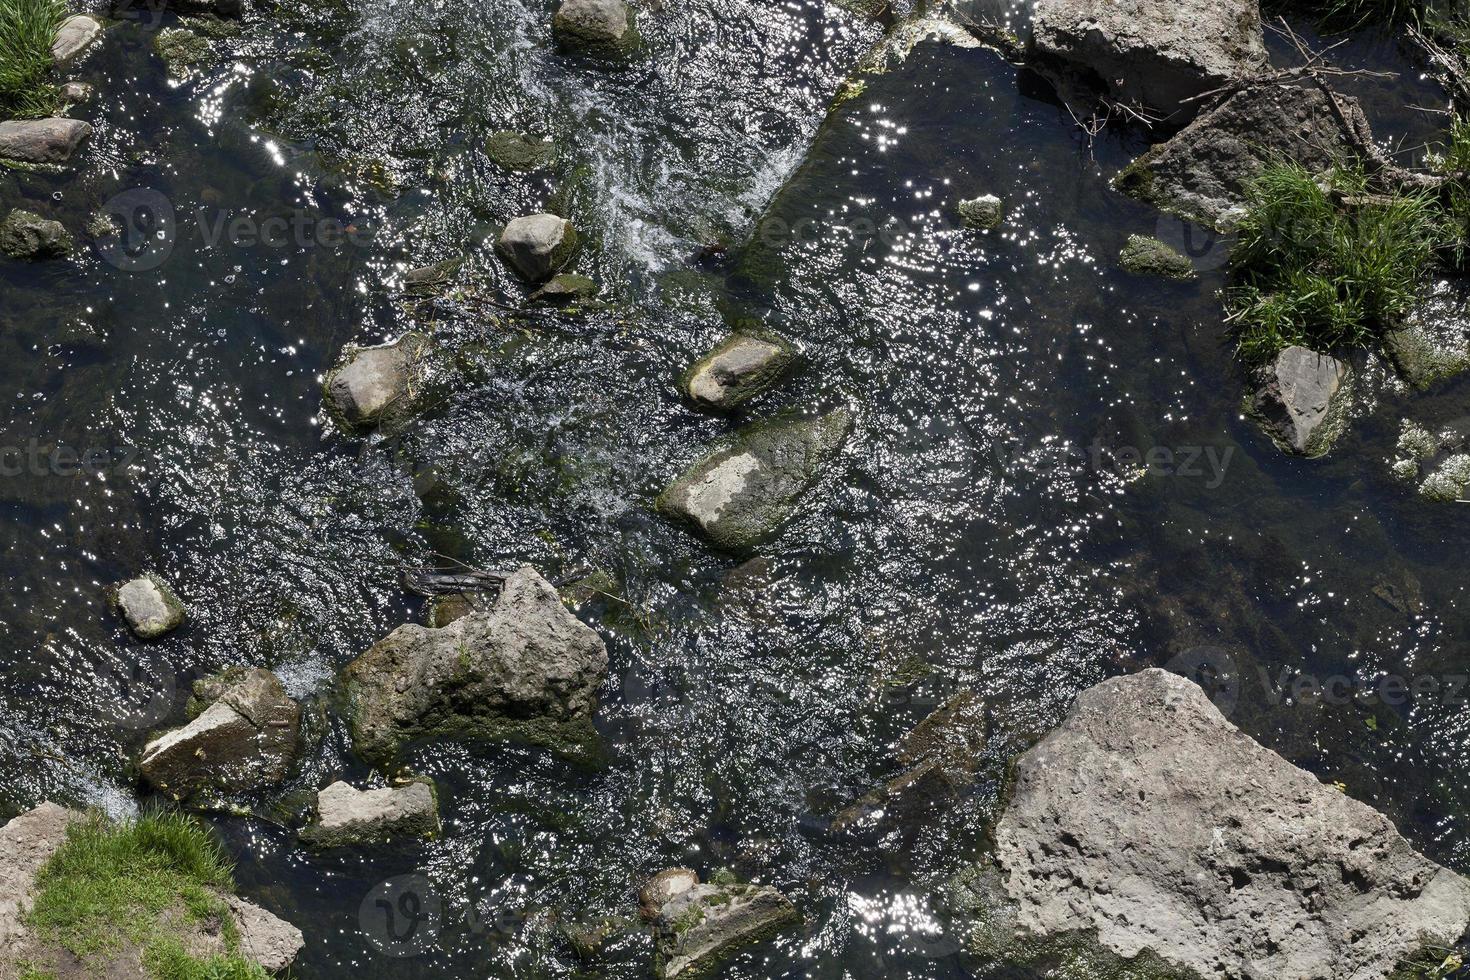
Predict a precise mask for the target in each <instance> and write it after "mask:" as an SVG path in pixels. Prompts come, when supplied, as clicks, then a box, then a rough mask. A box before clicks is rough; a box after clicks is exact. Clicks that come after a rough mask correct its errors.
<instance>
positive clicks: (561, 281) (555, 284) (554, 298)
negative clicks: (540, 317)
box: [531, 272, 598, 303]
mask: <svg viewBox="0 0 1470 980" xmlns="http://www.w3.org/2000/svg"><path fill="white" fill-rule="evenodd" d="M597 293H598V288H597V283H595V282H593V281H592V280H591V279H588V278H587V277H586V276H579V275H577V274H576V273H575V272H563V273H562V274H561V275H559V276H552V277H551V281H550V282H548V283H547V284H546V285H544V286H542V287H541V288H540V289H538V290H536V291H535V292H534V293H532V294H531V298H532V299H533V300H535V301H536V302H538V303H576V302H579V301H584V300H589V299H595V298H596V297H597Z"/></svg>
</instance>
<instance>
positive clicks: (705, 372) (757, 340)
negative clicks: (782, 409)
mask: <svg viewBox="0 0 1470 980" xmlns="http://www.w3.org/2000/svg"><path fill="white" fill-rule="evenodd" d="M795 362H796V351H795V349H794V348H793V347H792V346H791V344H790V343H789V342H787V341H786V340H784V339H782V338H778V337H775V336H774V335H767V336H753V335H751V334H745V333H734V334H731V335H730V336H728V337H726V338H725V339H724V340H722V341H721V342H720V343H719V344H718V345H717V346H716V347H715V349H714V350H712V351H710V352H709V353H708V354H706V355H705V356H704V357H702V358H701V359H700V360H699V361H698V362H697V363H696V364H695V365H694V366H693V367H692V368H690V369H689V371H688V372H687V373H686V374H685V377H684V391H685V392H686V393H687V394H688V395H689V400H690V401H692V402H694V403H695V404H696V405H700V406H702V407H704V408H711V409H715V410H717V411H729V410H731V409H733V408H736V407H738V406H740V405H742V404H744V403H745V402H748V401H750V400H751V399H752V398H755V397H756V396H757V395H759V394H761V393H762V392H764V391H766V390H768V389H769V388H770V387H771V386H772V385H774V384H775V383H776V382H777V381H779V380H780V379H781V376H782V375H783V374H785V373H786V372H787V370H789V369H790V367H791V366H792V364H794V363H795Z"/></svg>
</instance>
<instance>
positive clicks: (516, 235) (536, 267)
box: [495, 214, 578, 282]
mask: <svg viewBox="0 0 1470 980" xmlns="http://www.w3.org/2000/svg"><path fill="white" fill-rule="evenodd" d="M577 241H578V237H577V229H575V228H573V227H572V223H571V222H570V221H568V220H567V219H565V218H560V217H557V216H556V215H554V214H532V215H528V216H526V217H524V218H515V219H513V220H511V221H510V222H509V223H508V224H506V226H505V230H504V231H502V232H501V233H500V238H499V240H498V241H497V242H496V243H495V250H496V252H498V253H499V254H500V257H501V258H502V259H504V260H505V262H506V264H507V265H509V266H510V267H511V268H512V269H514V270H515V271H516V273H517V274H519V275H520V276H521V277H522V278H523V279H526V280H527V281H529V282H545V281H546V280H547V279H550V278H551V277H552V276H554V275H555V274H556V273H558V272H560V271H561V269H562V267H563V266H565V265H566V264H567V262H569V261H570V260H571V258H572V254H573V253H574V252H576V250H577Z"/></svg>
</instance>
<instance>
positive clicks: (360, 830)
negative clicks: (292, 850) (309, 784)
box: [301, 779, 439, 847]
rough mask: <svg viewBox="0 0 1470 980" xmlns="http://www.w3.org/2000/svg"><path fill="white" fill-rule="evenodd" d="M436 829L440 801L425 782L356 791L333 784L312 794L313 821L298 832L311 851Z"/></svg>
mask: <svg viewBox="0 0 1470 980" xmlns="http://www.w3.org/2000/svg"><path fill="white" fill-rule="evenodd" d="M438 831H439V803H438V800H437V798H436V796H435V792H434V784H433V782H431V781H430V780H427V779H424V780H415V781H414V782H411V783H408V784H407V785H404V786H391V787H384V788H381V789H362V790H360V789H357V788H356V787H354V786H351V785H349V784H347V783H344V782H342V781H341V780H338V781H337V782H335V783H332V784H331V785H330V786H328V787H327V788H326V789H323V790H322V791H320V792H319V793H317V795H316V820H315V821H314V822H313V823H312V824H311V825H310V826H308V827H306V828H305V829H304V830H302V832H301V839H302V840H303V841H304V842H306V843H307V844H310V845H311V846H313V847H343V846H346V845H349V844H372V843H377V842H379V841H386V840H391V839H393V838H396V837H428V836H431V835H433V834H435V833H438Z"/></svg>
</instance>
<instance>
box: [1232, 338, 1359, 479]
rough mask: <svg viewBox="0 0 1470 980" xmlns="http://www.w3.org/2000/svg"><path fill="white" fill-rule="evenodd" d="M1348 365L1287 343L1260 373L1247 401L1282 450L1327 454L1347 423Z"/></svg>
mask: <svg viewBox="0 0 1470 980" xmlns="http://www.w3.org/2000/svg"><path fill="white" fill-rule="evenodd" d="M1350 375H1351V371H1350V369H1349V368H1348V366H1347V365H1346V364H1344V363H1343V362H1341V361H1339V360H1337V359H1336V358H1333V357H1328V356H1327V355H1326V354H1318V353H1317V352H1316V351H1310V350H1307V349H1306V348H1305V347H1288V348H1286V349H1285V350H1283V351H1282V352H1281V353H1279V354H1277V355H1276V359H1275V360H1274V361H1272V362H1271V363H1270V364H1268V365H1266V366H1264V367H1262V368H1260V369H1259V370H1258V371H1257V373H1256V381H1257V384H1258V387H1257V389H1256V391H1255V393H1254V394H1253V395H1252V396H1251V398H1250V402H1249V404H1248V405H1247V406H1246V408H1247V411H1248V412H1249V413H1250V415H1251V416H1252V417H1253V418H1255V419H1256V420H1257V421H1259V422H1260V423H1261V425H1262V427H1263V428H1264V429H1265V430H1266V434H1267V435H1269V436H1270V437H1271V441H1272V442H1274V443H1276V445H1277V446H1279V447H1280V448H1281V450H1282V451H1283V452H1288V453H1292V454H1294V455H1298V456H1306V457H1308V458H1309V459H1315V458H1316V457H1318V456H1322V455H1325V454H1326V453H1327V452H1328V451H1329V450H1330V449H1331V448H1332V444H1333V443H1334V442H1336V441H1337V437H1338V436H1339V435H1341V434H1342V430H1343V429H1344V428H1345V427H1346V426H1347V403H1348V386H1347V384H1346V382H1347V380H1348V378H1349V376H1350Z"/></svg>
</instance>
